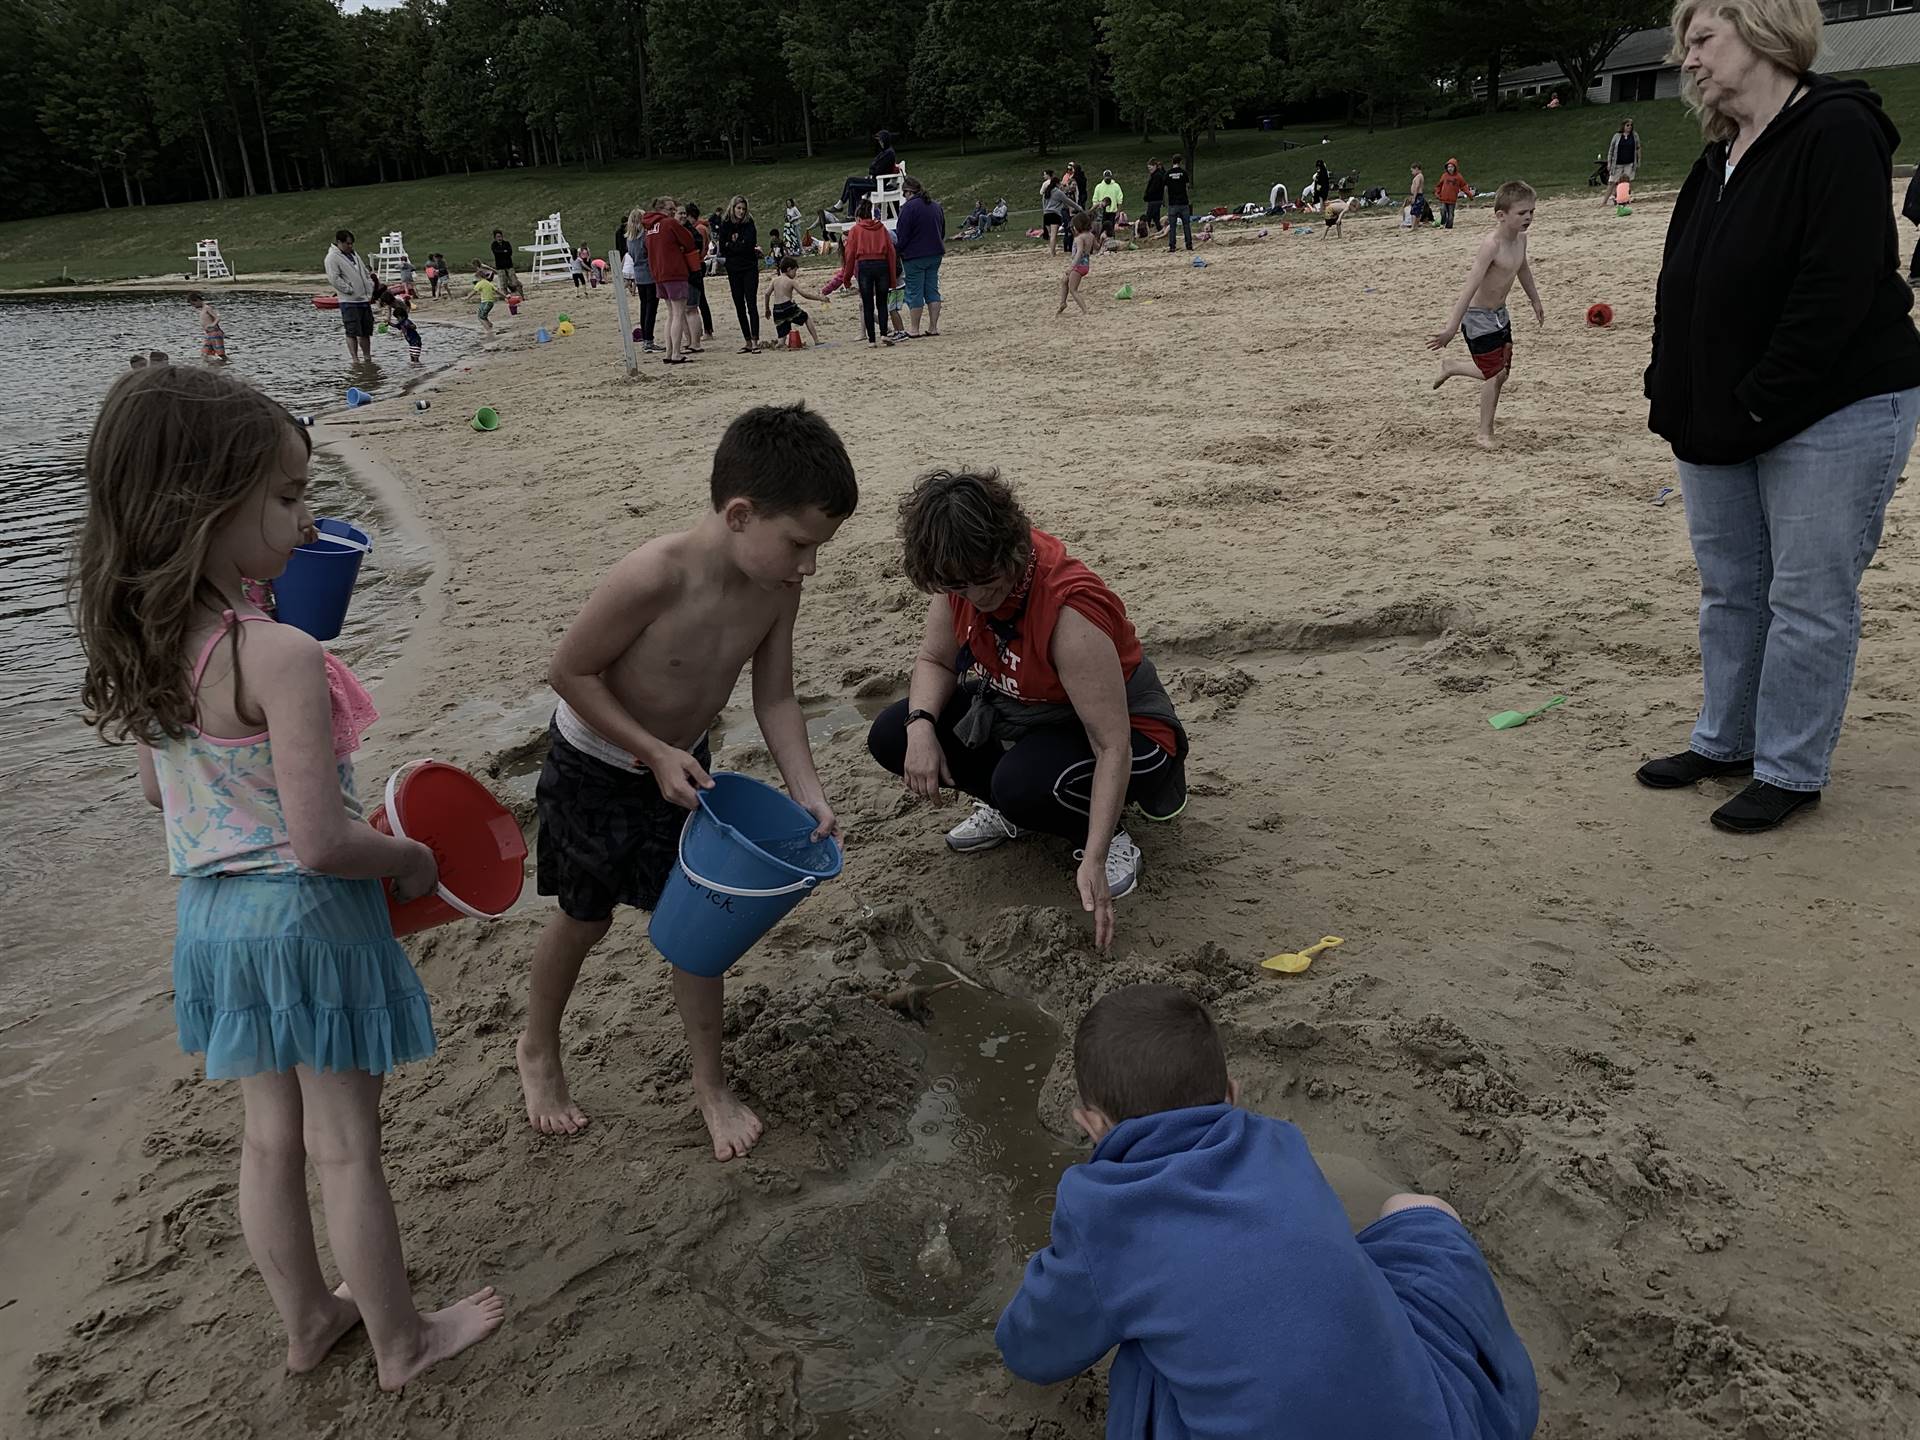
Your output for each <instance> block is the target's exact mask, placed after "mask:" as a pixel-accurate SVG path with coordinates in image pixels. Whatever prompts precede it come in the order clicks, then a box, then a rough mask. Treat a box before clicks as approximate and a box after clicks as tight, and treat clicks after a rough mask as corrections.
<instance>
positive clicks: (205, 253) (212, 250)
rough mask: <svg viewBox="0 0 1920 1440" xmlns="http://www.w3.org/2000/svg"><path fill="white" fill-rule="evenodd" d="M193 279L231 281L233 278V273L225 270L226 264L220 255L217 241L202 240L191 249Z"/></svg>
mask: <svg viewBox="0 0 1920 1440" xmlns="http://www.w3.org/2000/svg"><path fill="white" fill-rule="evenodd" d="M193 278H194V279H196V280H231V279H232V278H233V271H231V270H229V269H228V268H227V262H226V260H225V259H224V258H223V257H222V256H221V254H220V242H219V241H218V240H202V241H201V242H200V243H199V244H198V245H196V246H194V247H193Z"/></svg>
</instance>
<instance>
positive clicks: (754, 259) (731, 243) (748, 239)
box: [714, 210, 760, 275]
mask: <svg viewBox="0 0 1920 1440" xmlns="http://www.w3.org/2000/svg"><path fill="white" fill-rule="evenodd" d="M714 239H715V240H716V241H717V242H718V243H719V246H720V259H721V261H722V262H723V263H722V267H721V268H723V269H724V270H725V271H726V272H727V273H728V274H729V275H733V274H737V273H740V272H743V271H747V270H756V269H758V268H759V265H760V257H759V256H758V255H756V254H754V253H753V252H754V249H755V247H757V246H758V245H759V244H760V230H759V227H758V226H756V225H755V224H754V223H753V217H752V216H751V215H749V216H748V217H747V218H746V219H745V220H736V219H734V218H733V212H732V211H731V210H729V211H728V212H727V218H726V219H724V220H722V221H721V222H720V228H719V229H718V230H716V231H715V232H714Z"/></svg>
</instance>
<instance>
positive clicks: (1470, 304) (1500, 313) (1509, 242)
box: [1427, 180, 1547, 450]
mask: <svg viewBox="0 0 1920 1440" xmlns="http://www.w3.org/2000/svg"><path fill="white" fill-rule="evenodd" d="M1533 210H1534V195H1533V187H1532V186H1531V185H1528V184H1526V183H1525V182H1523V181H1520V180H1509V181H1508V182H1507V183H1506V184H1504V185H1502V186H1501V187H1500V190H1499V193H1498V194H1496V195H1495V196H1494V198H1493V213H1494V219H1495V224H1494V227H1493V233H1492V234H1491V235H1489V236H1487V238H1486V239H1484V240H1482V241H1481V242H1480V248H1479V249H1478V250H1477V251H1476V252H1475V253H1474V257H1473V268H1472V269H1471V270H1469V271H1468V272H1467V283H1466V284H1465V285H1464V286H1463V287H1461V290H1460V298H1459V299H1458V300H1457V301H1455V302H1454V306H1453V314H1452V315H1451V316H1449V317H1448V319H1447V323H1446V326H1445V327H1444V328H1443V329H1442V330H1441V331H1440V333H1439V334H1437V335H1435V336H1434V337H1433V338H1432V339H1430V340H1428V341H1427V348H1428V349H1429V350H1444V349H1446V348H1447V346H1448V345H1449V344H1451V343H1452V341H1453V337H1454V334H1455V332H1456V331H1457V332H1458V333H1459V334H1461V335H1464V336H1465V337H1466V341H1467V351H1468V354H1469V358H1468V359H1465V360H1447V359H1442V360H1441V362H1440V374H1439V377H1438V378H1437V379H1435V380H1434V382H1433V388H1434V389H1436V390H1438V389H1439V388H1440V387H1441V386H1442V385H1444V384H1446V383H1447V381H1449V380H1451V379H1453V378H1454V377H1455V376H1458V377H1460V378H1461V379H1463V380H1478V381H1480V382H1481V384H1480V433H1479V434H1478V435H1477V436H1475V437H1474V443H1475V444H1477V445H1479V446H1480V448H1481V449H1483V450H1491V449H1493V412H1494V408H1495V407H1496V406H1497V405H1499V403H1500V391H1501V389H1502V387H1503V386H1505V385H1506V383H1507V377H1508V376H1509V375H1511V374H1512V373H1513V317H1512V316H1511V315H1509V314H1508V313H1507V295H1508V293H1509V292H1510V291H1512V289H1513V282H1514V281H1515V280H1516V279H1517V280H1518V281H1519V282H1520V288H1521V289H1522V290H1524V291H1526V292H1527V299H1529V300H1530V301H1532V302H1533V318H1534V320H1535V322H1536V323H1537V324H1541V325H1544V324H1546V323H1547V312H1546V311H1545V310H1543V309H1542V308H1541V306H1540V292H1539V291H1538V290H1537V289H1535V288H1534V284H1533V270H1532V269H1531V268H1530V267H1529V266H1528V264H1527V231H1528V230H1529V229H1531V228H1532V226H1533Z"/></svg>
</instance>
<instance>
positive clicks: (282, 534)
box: [74, 364, 505, 1390]
mask: <svg viewBox="0 0 1920 1440" xmlns="http://www.w3.org/2000/svg"><path fill="white" fill-rule="evenodd" d="M309 449H310V446H309V442H308V439H307V432H306V431H305V430H303V429H302V428H301V427H300V426H298V425H296V424H295V423H294V421H293V418H292V417H291V416H290V415H288V414H287V412H286V411H284V410H282V409H281V408H280V407H279V406H278V405H276V404H274V403H273V402H272V401H270V400H268V399H267V398H266V397H265V396H264V395H262V394H261V393H260V392H259V391H257V390H254V389H253V388H251V387H250V386H247V385H245V384H243V383H241V382H240V381H238V380H235V379H231V378H229V377H227V376H226V375H223V374H219V373H217V372H214V371H207V370H188V369H183V368H182V367H180V366H176V365H159V364H156V365H148V366H146V367H144V368H142V369H139V370H131V371H128V372H127V373H126V374H123V375H122V376H121V377H120V379H119V380H118V381H116V382H115V383H114V386H113V388H112V389H111V390H109V391H108V392H107V399H106V403H105V404H104V405H103V406H102V407H101V410H100V416H99V419H98V420H97V421H96V422H95V423H94V427H93V437H92V439H91V440H90V441H89V443H88V447H87V518H86V525H85V528H84V530H83V531H82V533H81V536H80V542H79V545H78V547H77V552H76V556H75V561H74V590H75V595H76V602H77V603H76V614H77V616H78V621H79V627H80V636H81V641H82V643H83V645H84V646H85V648H86V652H87V673H86V683H85V688H84V689H83V690H82V692H81V703H82V704H83V706H84V707H85V710H86V714H87V720H88V723H89V724H91V725H92V726H93V727H94V728H95V729H96V730H97V731H98V732H99V733H100V735H101V737H102V738H103V739H105V740H107V741H110V742H113V743H124V742H126V741H129V740H131V741H137V742H139V764H140V783H141V788H142V790H144V791H145V793H146V797H147V799H148V801H149V802H151V803H152V804H153V805H155V806H156V807H158V808H159V809H160V810H161V811H162V812H163V813H164V815H165V817H166V835H167V852H168V861H169V869H170V871H171V873H172V874H174V875H175V876H177V877H179V880H180V897H179V906H178V911H179V926H178V930H177V933H176V935H175V938H174V945H173V991H174V1019H175V1022H176V1024H177V1025H178V1026H179V1033H180V1045H181V1048H182V1049H184V1050H186V1051H188V1052H190V1053H201V1052H204V1053H205V1055H206V1073H207V1078H208V1079H210V1080H237V1081H238V1082H239V1085H240V1097H241V1100H242V1101H243V1102H244V1104H245V1106H246V1133H245V1138H244V1141H243V1143H242V1145H241V1150H240V1195H239V1210H240V1228H241V1231H242V1233H243V1234H244V1235H245V1236H246V1242H247V1251H248V1253H249V1254H250V1255H251V1256H252V1257H253V1262H254V1265H255V1267H256V1269H258V1271H259V1273H260V1278H261V1279H262V1280H264V1281H265V1282H266V1286H267V1291H268V1293H269V1294H270V1295H271V1296H272V1297H273V1304H274V1308H275V1309H276V1310H278V1311H279V1313H280V1320H281V1323H282V1324H283V1325H284V1327H285V1329H286V1333H287V1359H286V1364H287V1369H288V1370H290V1371H292V1372H294V1373H296V1374H299V1373H303V1372H305V1371H308V1370H312V1369H313V1368H314V1367H315V1366H317V1365H318V1364H319V1363H320V1361H321V1359H322V1358H323V1357H324V1356H325V1355H326V1353H327V1351H328V1350H330V1349H331V1348H332V1347H333V1346H334V1344H335V1343H336V1342H337V1341H339V1340H340V1339H341V1337H342V1336H344V1335H345V1334H346V1333H347V1332H348V1331H349V1330H351V1329H352V1328H353V1327H354V1326H355V1325H356V1324H361V1323H364V1324H365V1325H366V1327H367V1336H368V1338H369V1339H370V1340H371V1341H372V1344H373V1354H374V1361H375V1364H376V1366H377V1368H378V1371H379V1376H380V1385H381V1388H383V1389H387V1390H397V1389H398V1388H400V1386H402V1385H404V1384H406V1383H407V1382H408V1381H409V1380H411V1379H413V1378H414V1377H415V1376H416V1375H418V1374H420V1373H421V1372H422V1371H423V1370H425V1369H426V1368H427V1367H428V1366H430V1365H432V1364H434V1363H435V1362H437V1361H440V1360H445V1359H446V1358H448V1357H449V1356H451V1355H455V1354H457V1353H459V1352H460V1351H461V1350H464V1349H466V1348H467V1347H468V1346H469V1345H472V1344H474V1343H475V1342H477V1341H479V1340H483V1339H485V1338H486V1337H487V1336H488V1335H489V1334H491V1333H492V1331H493V1330H494V1328H495V1327H496V1326H498V1325H499V1323H500V1319H501V1316H502V1314H503V1313H504V1312H505V1301H503V1300H501V1299H500V1298H499V1297H498V1296H496V1295H495V1294H494V1293H493V1290H492V1289H491V1288H488V1289H484V1290H480V1291H477V1292H476V1293H474V1294H472V1295H469V1296H468V1297H467V1298H466V1299H465V1300H462V1301H461V1302H460V1303H459V1304H457V1305H452V1306H449V1307H448V1308H446V1309H444V1310H437V1311H434V1312H432V1313H430V1314H425V1315H423V1314H421V1313H420V1311H418V1310H416V1309H415V1308H414V1303H413V1297H412V1294H411V1293H410V1289H409V1286H408V1282H407V1267H406V1260H405V1257H404V1256H403V1255H402V1253H401V1246H400V1227H399V1224H398V1222H397V1221H396V1219H395V1217H394V1212H393V1199H392V1197H391V1196H390V1195H389V1194H388V1191H387V1182H386V1177H385V1175H384V1174H383V1173H382V1171H381V1166H380V1085H381V1079H382V1077H383V1076H384V1075H385V1074H386V1073H387V1072H388V1071H389V1070H391V1069H393V1068H394V1067H395V1066H396V1065H401V1064H404V1063H406V1062H408V1061H411V1060H421V1059H424V1058H426V1057H427V1056H429V1055H431V1054H432V1053H433V1050H434V1036H433V1022H432V1017H431V1015H430V1014H429V1011H428V1004H427V994H426V991H425V990H424V989H423V988H422V987H421V984H420V979H419V977H418V976H417V975H415V974H414V970H413V966H412V965H411V964H409V963H408V960H407V955H406V952H405V951H404V950H402V949H401V948H400V946H399V945H398V944H397V943H396V942H395V941H394V938H393V930H392V928H391V926H390V923H389V921H388V919H387V903H386V897H385V895H384V893H383V891H382V889H381V885H380V882H381V880H382V879H386V878H391V879H392V880H393V882H394V885H393V890H394V894H395V896H396V897H397V898H399V899H402V900H405V899H410V898H412V897H414V896H418V895H423V894H425V893H426V892H427V891H429V890H431V889H432V888H433V886H434V883H435V880H436V877H437V871H436V868H435V865H434V858H433V852H432V851H431V850H429V849H427V847H426V846H424V845H421V844H419V843H418V842H416V841H411V840H401V839H397V838H395V837H392V836H388V835H383V834H381V833H380V832H378V831H376V830H374V829H372V828H371V827H370V826H368V825H367V824H366V823H365V822H364V821H363V820H362V819H361V818H360V806H359V803H358V802H357V801H356V800H355V799H354V794H353V762H352V758H351V757H352V753H353V751H354V750H355V749H357V748H358V747H359V744H360V735H361V732H362V731H364V730H365V729H366V728H367V726H368V725H370V724H372V723H373V721H374V719H375V718H376V717H375V713H374V709H373V704H372V702H371V700H370V699H369V698H368V696H367V693H366V691H365V690H363V689H361V688H360V685H359V683H358V682H357V681H356V680H355V679H354V678H353V675H352V674H351V673H350V672H349V671H348V670H347V668H346V666H344V665H342V664H341V663H340V662H339V661H338V660H336V659H334V658H333V657H332V656H331V655H329V654H327V652H326V651H325V650H323V649H321V647H320V645H319V643H318V642H316V641H314V640H312V639H310V638H309V637H307V636H306V635H304V634H302V633H301V632H300V631H298V630H296V629H294V628H293V627H292V626H289V625H276V624H274V623H273V621H272V620H271V619H269V618H268V617H267V616H265V615H263V614H261V613H259V611H257V610H256V609H254V607H253V606H252V605H251V604H249V603H248V601H247V598H246V591H245V586H246V584H247V581H246V580H245V579H244V578H243V577H249V576H250V577H253V578H254V579H257V580H269V579H272V578H273V577H274V576H277V575H279V574H280V572H281V571H282V570H283V569H284V568H285V567H286V564H287V559H288V557H289V556H290V555H291V554H292V552H293V550H294V547H296V546H298V545H300V544H302V543H304V542H305V541H307V540H309V539H311V538H312V535H313V517H312V516H311V515H310V514H309V513H308V511H307V501H306V492H307V463H308V454H309ZM136 617H138V618H136ZM309 1159H311V1160H312V1162H313V1166H314V1169H315V1171H316V1172H317V1173H318V1175H319V1178H320V1196H321V1201H322V1204H323V1206H324V1208H325V1212H326V1218H327V1235H328V1239H329V1241H330V1243H331V1248H332V1251H333V1257H334V1259H335V1261H337V1262H338V1264H339V1266H340V1271H341V1273H342V1275H344V1276H345V1277H346V1283H345V1284H343V1285H341V1286H339V1287H338V1288H337V1289H330V1288H329V1287H328V1285H327V1282H326V1280H325V1279H324V1278H322V1274H321V1270H320V1259H319V1256H318V1255H317V1254H316V1253H315V1250H314V1240H313V1217H312V1215H311V1213H310V1212H309V1210H308V1206H307V1162H308V1160H309Z"/></svg>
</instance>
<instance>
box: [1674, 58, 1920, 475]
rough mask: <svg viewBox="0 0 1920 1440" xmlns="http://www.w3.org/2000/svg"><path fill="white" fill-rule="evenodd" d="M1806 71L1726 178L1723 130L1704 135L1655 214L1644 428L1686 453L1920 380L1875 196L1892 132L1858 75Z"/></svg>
mask: <svg viewBox="0 0 1920 1440" xmlns="http://www.w3.org/2000/svg"><path fill="white" fill-rule="evenodd" d="M1805 83H1806V85H1807V86H1808V89H1807V92H1806V93H1805V94H1803V95H1802V96H1801V97H1800V99H1799V100H1798V101H1796V102H1795V103H1794V104H1792V105H1790V106H1788V107H1787V109H1786V110H1785V112H1784V113H1782V114H1781V115H1780V116H1779V117H1778V118H1777V119H1775V120H1774V122H1773V123H1772V124H1771V125H1769V126H1768V127H1767V128H1766V129H1765V130H1764V131H1762V132H1761V134H1760V136H1759V138H1758V139H1756V140H1755V141H1754V142H1753V144H1752V146H1750V147H1749V148H1748V150H1747V153H1746V154H1745V155H1744V156H1743V157H1741V160H1740V163H1739V164H1738V165H1736V166H1735V167H1734V171H1733V178H1732V179H1730V180H1726V179H1723V178H1722V177H1723V176H1724V175H1725V173H1726V159H1727V145H1726V143H1725V142H1724V141H1715V142H1714V143H1713V144H1711V145H1709V146H1707V148H1706V152H1705V153H1704V154H1703V155H1701V157H1700V159H1699V160H1698V161H1697V162H1695V164H1694V167H1693V173H1692V174H1690V175H1688V176H1687V183H1686V185H1685V186H1684V187H1683V188H1682V189H1681V191H1680V199H1679V200H1678V202H1677V203H1676V204H1675V205H1674V207H1673V219H1672V220H1671V221H1670V222H1669V224H1668V226H1667V242H1666V253H1665V256H1664V258H1663V260H1662V262H1661V266H1660V288H1659V294H1658V299H1657V301H1656V302H1655V310H1654V322H1653V362H1652V363H1651V364H1650V365H1648V367H1647V373H1646V395H1647V399H1648V400H1650V401H1651V402H1652V408H1651V410H1650V412H1649V414H1648V416H1647V428H1648V429H1650V430H1652V431H1653V432H1654V433H1655V434H1656V435H1659V436H1661V437H1662V438H1663V439H1665V440H1666V441H1667V442H1668V443H1669V444H1670V445H1672V446H1673V453H1674V454H1675V455H1676V456H1678V457H1679V458H1680V459H1682V460H1685V461H1688V462H1690V463H1692V464H1697V465H1733V464H1738V463H1739V462H1741V461H1743V460H1751V459H1752V458H1753V457H1754V456H1756V455H1758V454H1760V453H1761V452H1762V451H1764V450H1771V449H1772V448H1773V447H1774V446H1776V445H1778V444H1780V443H1781V442H1782V441H1784V440H1788V439H1790V438H1792V437H1793V436H1795V435H1798V434H1799V433H1800V432H1801V431H1802V430H1804V429H1806V428H1807V427H1808V426H1809V425H1812V424H1813V423H1814V422H1816V421H1818V420H1823V419H1825V418H1826V417H1827V416H1829V415H1831V414H1833V413H1834V411H1836V410H1840V409H1842V408H1844V407H1845V406H1848V405H1851V404H1853V403H1854V402H1855V401H1856V400H1864V399H1866V398H1867V397H1869V396H1872V395H1885V394H1887V393H1889V392H1891V391H1895V390H1905V389H1908V388H1910V387H1912V386H1916V385H1920V334H1916V332H1915V330H1914V327H1913V321H1912V319H1911V318H1910V317H1909V312H1911V311H1912V309H1913V291H1912V290H1910V289H1908V287H1907V283H1906V282H1905V281H1904V280H1902V279H1901V278H1900V275H1899V264H1900V254H1899V235H1898V233H1897V231H1896V229H1895V227H1894V221H1893V207H1892V205H1891V204H1890V203H1889V198H1890V194H1891V191H1892V185H1893V148H1894V146H1895V145H1896V144H1898V143H1899V139H1900V135H1899V132H1898V131H1897V130H1895V129H1894V127H1893V122H1892V121H1890V120H1888V119H1887V117H1886V115H1885V114H1884V113H1883V112H1882V111H1881V109H1880V97H1879V96H1878V95H1876V94H1874V93H1873V91H1871V90H1869V89H1868V88H1867V87H1866V85H1865V84H1864V83H1862V82H1861V81H1858V80H1830V79H1828V78H1826V77H1825V76H1821V75H1808V76H1807V77H1806V81H1805Z"/></svg>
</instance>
